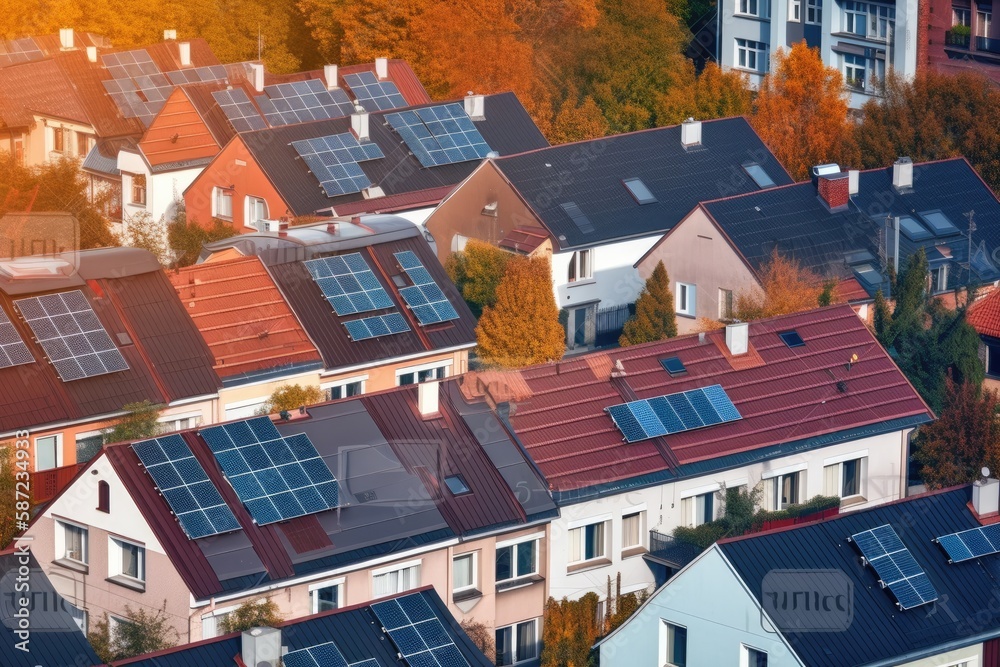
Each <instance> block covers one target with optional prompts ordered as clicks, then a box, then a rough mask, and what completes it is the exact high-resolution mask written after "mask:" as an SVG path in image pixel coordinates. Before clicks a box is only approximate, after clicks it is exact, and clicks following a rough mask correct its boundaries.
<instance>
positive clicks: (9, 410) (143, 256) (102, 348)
mask: <svg viewBox="0 0 1000 667" xmlns="http://www.w3.org/2000/svg"><path fill="white" fill-rule="evenodd" d="M0 311H2V312H0V329H2V330H3V332H4V334H3V338H2V345H0V350H2V353H0V393H2V398H0V403H2V404H3V406H4V409H3V410H2V411H0V440H2V441H5V442H9V441H11V440H13V439H14V438H18V439H21V438H25V437H27V438H28V439H29V440H30V442H31V446H30V454H31V471H32V479H31V487H32V488H31V491H32V495H33V497H34V499H35V501H36V502H42V501H45V500H48V499H50V498H51V497H52V496H53V495H55V493H56V492H57V491H58V490H59V489H60V488H62V487H63V486H64V485H65V484H66V483H67V482H68V481H69V480H70V479H71V478H72V477H73V475H74V474H75V473H76V471H77V466H78V464H82V463H84V462H86V461H87V460H89V459H90V458H91V457H93V456H94V455H95V454H96V453H97V452H98V451H99V450H100V448H101V445H102V442H103V435H102V429H104V428H106V427H107V426H109V425H110V424H111V423H112V422H113V421H114V420H115V419H116V418H117V417H119V416H121V415H122V414H123V412H122V408H123V407H124V406H125V405H126V404H129V403H137V402H142V401H146V400H148V401H150V402H152V403H155V404H159V405H162V406H164V410H163V413H162V415H161V418H160V419H161V422H162V423H163V428H164V429H165V430H175V429H177V428H187V427H192V426H197V425H198V424H201V423H203V422H211V421H215V420H216V410H217V408H216V401H217V396H218V391H219V385H220V382H219V378H218V376H217V375H216V374H215V371H214V370H212V355H211V353H210V351H209V349H208V347H207V346H206V345H205V342H204V341H203V340H202V337H201V335H199V333H198V330H197V329H196V328H195V325H194V323H193V322H192V321H191V318H190V317H189V316H188V315H187V314H186V313H185V309H184V308H183V307H182V306H181V303H180V301H179V300H178V299H177V295H176V294H175V292H174V290H173V287H172V286H171V285H170V281H169V280H167V277H166V275H165V274H164V273H163V271H162V269H161V268H160V265H159V264H158V263H157V261H156V259H155V258H154V257H153V255H152V254H151V253H149V252H147V251H145V250H138V249H132V248H106V249H100V250H85V251H80V252H77V253H66V254H62V255H57V256H54V257H27V258H19V259H15V260H11V261H4V262H0ZM25 432H27V434H28V435H27V436H25V435H24V433H25Z"/></svg>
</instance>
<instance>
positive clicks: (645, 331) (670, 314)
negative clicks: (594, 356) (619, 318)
mask: <svg viewBox="0 0 1000 667" xmlns="http://www.w3.org/2000/svg"><path fill="white" fill-rule="evenodd" d="M676 335H677V316H676V314H675V313H674V295H673V292H671V291H670V278H669V277H668V276H667V269H666V267H665V266H663V262H662V261H660V262H657V264H656V268H654V269H653V273H652V274H651V275H650V276H649V278H648V279H647V280H646V284H645V285H644V286H643V288H642V292H640V293H639V298H638V299H636V302H635V315H633V316H632V317H631V318H629V320H628V321H627V322H625V328H624V329H623V330H622V335H621V337H620V338H619V339H618V344H619V345H621V346H622V347H628V346H629V345H638V344H639V343H649V342H652V341H655V340H663V339H664V338H673V337H674V336H676Z"/></svg>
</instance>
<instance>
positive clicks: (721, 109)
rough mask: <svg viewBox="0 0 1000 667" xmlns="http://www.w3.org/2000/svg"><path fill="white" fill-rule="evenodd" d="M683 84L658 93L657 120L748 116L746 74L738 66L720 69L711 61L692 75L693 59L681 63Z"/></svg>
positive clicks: (750, 100) (750, 99) (750, 101)
mask: <svg viewBox="0 0 1000 667" xmlns="http://www.w3.org/2000/svg"><path fill="white" fill-rule="evenodd" d="M681 66H682V67H683V68H684V70H685V72H684V75H685V76H684V79H683V85H680V86H678V87H677V88H675V89H674V90H671V91H670V92H669V93H666V94H663V95H661V97H660V100H659V104H658V111H657V114H656V118H657V121H658V122H659V123H660V124H661V125H673V124H676V123H680V122H682V121H684V120H685V119H686V118H696V119H698V120H706V119H711V118H727V117H730V116H748V115H750V112H751V110H752V108H753V96H752V94H751V92H750V87H749V80H748V79H747V75H746V74H744V73H743V72H740V71H739V70H729V71H728V72H726V71H723V69H722V68H721V67H719V66H718V65H716V64H715V63H713V62H710V63H708V64H707V65H705V69H704V70H702V72H701V74H699V75H698V76H695V74H694V63H692V62H691V61H690V60H687V61H685V62H684V63H682V64H681Z"/></svg>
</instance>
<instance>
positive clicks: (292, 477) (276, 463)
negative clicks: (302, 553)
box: [200, 417, 340, 526]
mask: <svg viewBox="0 0 1000 667" xmlns="http://www.w3.org/2000/svg"><path fill="white" fill-rule="evenodd" d="M200 435H201V437H202V438H204V440H205V442H207V443H208V446H209V448H210V449H211V450H212V453H213V454H214V455H215V459H216V460H217V461H218V462H219V465H220V466H221V467H222V471H223V472H224V473H225V474H226V479H228V480H229V483H230V484H231V485H232V486H233V489H234V490H235V491H236V495H238V496H239V498H240V500H241V501H242V502H243V504H244V505H245V506H246V508H247V510H248V511H249V512H250V515H251V516H253V519H254V521H255V522H256V523H257V524H258V525H261V526H263V525H265V524H269V523H276V522H278V521H285V520H287V519H294V518H295V517H297V516H304V515H306V514H314V513H316V512H322V511H325V510H328V509H334V508H336V507H337V506H338V504H339V498H340V491H339V488H338V486H337V480H336V478H335V477H334V476H333V473H331V472H330V468H329V467H328V466H327V465H326V462H325V461H324V460H323V459H322V457H320V455H319V453H318V452H317V451H316V448H315V447H314V446H313V444H312V442H310V440H309V437H308V436H307V435H305V434H304V433H297V434H295V435H292V436H289V437H287V438H285V437H282V436H281V434H280V433H278V429H276V428H275V427H274V424H272V423H271V420H270V419H269V418H268V417H257V418H254V419H248V420H245V421H239V422H233V423H231V424H222V425H221V426H213V427H210V428H206V429H202V430H201V431H200Z"/></svg>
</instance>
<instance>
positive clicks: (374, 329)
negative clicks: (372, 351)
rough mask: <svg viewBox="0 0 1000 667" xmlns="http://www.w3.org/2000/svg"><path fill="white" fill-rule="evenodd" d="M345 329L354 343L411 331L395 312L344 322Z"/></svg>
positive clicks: (401, 317)
mask: <svg viewBox="0 0 1000 667" xmlns="http://www.w3.org/2000/svg"><path fill="white" fill-rule="evenodd" d="M344 327H346V328H347V333H348V335H350V337H351V340H353V341H359V340H367V339H369V338H380V337H382V336H393V335H395V334H401V333H406V332H407V331H409V330H410V327H409V325H408V324H407V323H406V320H405V319H403V316H402V315H400V314H399V313H397V312H395V311H394V312H391V313H388V314H386V315H374V316H372V317H365V318H362V319H359V320H349V321H347V322H344Z"/></svg>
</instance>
